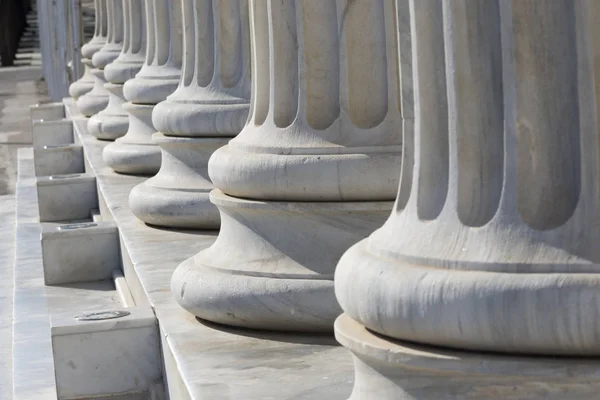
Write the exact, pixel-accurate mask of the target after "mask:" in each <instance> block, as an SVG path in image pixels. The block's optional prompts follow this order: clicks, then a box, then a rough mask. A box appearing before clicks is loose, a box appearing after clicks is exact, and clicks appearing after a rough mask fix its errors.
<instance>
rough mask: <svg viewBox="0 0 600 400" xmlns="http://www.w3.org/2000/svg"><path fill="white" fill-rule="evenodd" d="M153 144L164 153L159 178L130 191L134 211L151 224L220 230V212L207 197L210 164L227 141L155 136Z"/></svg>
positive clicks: (160, 134) (224, 139)
mask: <svg viewBox="0 0 600 400" xmlns="http://www.w3.org/2000/svg"><path fill="white" fill-rule="evenodd" d="M153 141H154V143H156V144H157V145H158V146H160V148H161V150H162V156H161V157H162V161H161V167H160V170H159V171H158V173H157V174H156V176H154V177H152V178H150V179H148V180H147V181H145V182H144V183H142V184H140V185H138V186H136V187H134V188H133V189H132V190H131V193H130V195H129V206H130V208H131V211H132V212H133V213H134V214H135V215H136V216H137V217H138V218H139V219H141V220H142V221H144V222H146V223H148V224H152V225H159V226H169V227H178V228H190V229H217V228H218V227H219V212H218V210H217V208H216V207H215V206H214V205H213V204H212V203H211V202H210V201H209V198H208V194H209V192H210V191H211V190H212V189H213V185H212V183H211V181H210V178H209V177H208V171H207V164H208V159H209V158H210V156H211V154H212V153H213V152H214V151H215V150H216V149H218V148H219V147H221V146H223V145H225V144H226V143H227V139H226V138H222V139H221V138H204V139H197V138H184V137H171V136H165V135H163V134H162V133H155V134H154V135H153Z"/></svg>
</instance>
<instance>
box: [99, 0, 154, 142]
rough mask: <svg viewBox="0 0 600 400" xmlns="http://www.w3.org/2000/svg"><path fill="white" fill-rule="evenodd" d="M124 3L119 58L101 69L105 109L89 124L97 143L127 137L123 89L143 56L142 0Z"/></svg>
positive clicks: (143, 8) (143, 10)
mask: <svg viewBox="0 0 600 400" xmlns="http://www.w3.org/2000/svg"><path fill="white" fill-rule="evenodd" d="M122 1H123V18H124V27H123V28H124V29H123V46H122V49H121V52H120V53H119V56H118V57H117V58H116V59H115V60H114V61H112V62H111V63H110V64H108V65H107V66H106V67H105V68H104V76H105V78H106V80H107V81H108V82H107V83H105V84H104V88H105V89H106V90H107V91H108V92H109V96H108V105H107V106H106V108H105V109H104V110H102V111H100V112H99V113H98V114H96V115H94V116H92V117H91V118H90V120H89V121H88V131H89V133H90V134H91V135H92V136H96V137H97V138H98V139H104V140H115V139H117V138H119V137H121V136H123V135H125V133H127V129H128V128H129V117H128V115H127V112H126V111H125V110H124V109H123V104H124V103H125V101H126V100H125V97H124V95H123V85H124V83H125V82H127V81H128V80H129V79H132V78H133V77H134V76H135V75H136V74H137V73H138V72H139V70H140V69H141V68H142V65H143V64H144V59H145V52H146V28H145V26H146V24H145V21H144V14H145V6H144V0H122Z"/></svg>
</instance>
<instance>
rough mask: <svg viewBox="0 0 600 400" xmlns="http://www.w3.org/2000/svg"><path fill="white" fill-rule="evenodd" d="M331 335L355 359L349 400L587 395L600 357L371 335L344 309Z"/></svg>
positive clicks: (597, 387)
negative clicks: (507, 351)
mask: <svg viewBox="0 0 600 400" xmlns="http://www.w3.org/2000/svg"><path fill="white" fill-rule="evenodd" d="M335 336H336V339H337V340H338V342H340V343H341V344H342V345H343V346H344V347H346V348H348V349H349V350H350V351H351V352H352V355H353V358H354V368H355V377H356V379H355V383H354V389H353V391H352V395H351V396H350V399H349V400H371V399H378V400H403V399H405V400H409V399H410V400H459V399H460V400H464V399H472V400H479V399H481V400H484V399H485V400H492V399H494V400H496V399H497V400H523V399H527V400H538V399H539V400H542V399H543V400H564V399H569V400H571V399H573V400H591V399H596V398H598V393H599V391H600V377H599V376H598V369H599V368H600V358H546V357H523V356H507V355H498V354H493V353H475V352H461V351H451V350H446V349H443V348H436V347H430V346H421V345H416V344H412V343H410V342H401V341H397V340H393V339H390V338H386V337H384V336H381V335H378V334H374V333H372V332H371V331H369V330H367V329H366V328H365V327H364V326H363V325H361V324H359V323H358V322H356V321H354V320H353V319H352V318H350V317H349V316H347V315H346V314H342V315H341V316H340V317H338V318H337V320H336V321H335Z"/></svg>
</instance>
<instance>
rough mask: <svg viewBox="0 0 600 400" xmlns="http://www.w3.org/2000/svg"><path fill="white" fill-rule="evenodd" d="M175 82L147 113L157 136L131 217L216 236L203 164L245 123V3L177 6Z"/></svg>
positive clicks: (186, 1)
mask: <svg viewBox="0 0 600 400" xmlns="http://www.w3.org/2000/svg"><path fill="white" fill-rule="evenodd" d="M183 18H184V25H185V26H186V27H190V29H187V30H186V32H185V35H184V36H183V39H184V42H183V43H184V50H185V51H184V57H183V68H182V76H181V80H180V82H179V87H178V88H177V90H176V91H175V92H174V93H173V94H171V95H170V96H169V97H168V98H167V99H166V100H165V101H163V102H161V103H159V104H158V105H156V107H155V108H154V111H153V113H152V121H153V124H154V127H155V128H156V129H157V130H158V131H159V132H161V134H155V135H154V142H155V143H156V144H158V146H160V148H161V151H162V164H161V168H160V171H159V172H158V174H157V175H156V176H154V177H153V178H150V179H149V180H147V181H146V182H144V183H142V184H140V185H138V186H137V187H135V188H134V189H133V190H132V191H131V194H130V196H129V205H130V208H131V211H132V212H133V213H134V214H135V215H136V216H137V217H138V218H140V219H141V220H142V221H144V222H147V223H149V224H154V225H161V226H168V227H178V228H196V229H217V228H218V227H219V212H218V210H217V208H216V206H214V205H213V204H212V203H211V202H210V201H209V197H208V193H209V192H210V191H211V190H212V188H213V186H212V183H211V182H210V178H209V177H208V159H209V158H210V156H211V154H212V153H213V152H214V151H215V150H216V149H218V148H219V147H222V146H224V145H225V144H227V142H228V141H229V139H230V138H232V137H234V136H235V135H237V134H238V133H239V132H240V131H241V130H242V128H243V127H244V124H245V122H246V119H247V118H248V109H249V101H250V46H249V44H250V43H249V37H248V36H249V27H248V3H247V1H245V0H234V1H230V2H213V1H212V0H183Z"/></svg>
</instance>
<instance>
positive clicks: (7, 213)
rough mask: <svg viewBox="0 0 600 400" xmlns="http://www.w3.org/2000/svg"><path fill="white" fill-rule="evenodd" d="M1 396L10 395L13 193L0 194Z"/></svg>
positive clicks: (13, 233) (13, 256)
mask: <svg viewBox="0 0 600 400" xmlns="http://www.w3.org/2000/svg"><path fill="white" fill-rule="evenodd" d="M0 204H1V205H2V208H1V209H0V229H1V231H2V232H3V235H4V237H5V238H7V239H3V240H1V241H0V399H10V398H11V397H12V371H13V369H12V364H13V362H12V320H13V291H14V285H13V269H14V262H15V236H16V235H15V234H16V231H15V196H14V195H12V194H10V195H3V196H0Z"/></svg>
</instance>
